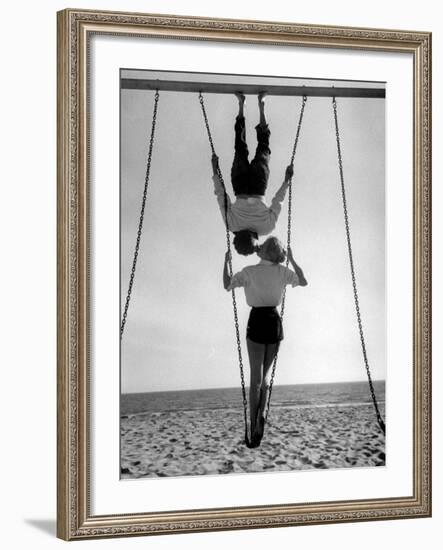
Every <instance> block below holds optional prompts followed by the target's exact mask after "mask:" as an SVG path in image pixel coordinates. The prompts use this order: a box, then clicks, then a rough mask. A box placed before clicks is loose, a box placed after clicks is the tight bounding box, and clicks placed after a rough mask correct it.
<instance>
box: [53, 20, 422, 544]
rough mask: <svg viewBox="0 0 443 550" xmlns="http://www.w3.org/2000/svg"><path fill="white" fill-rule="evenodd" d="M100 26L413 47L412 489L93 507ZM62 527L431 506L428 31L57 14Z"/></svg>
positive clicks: (258, 523)
mask: <svg viewBox="0 0 443 550" xmlns="http://www.w3.org/2000/svg"><path fill="white" fill-rule="evenodd" d="M94 33H101V34H103V33H107V34H119V35H121V34H125V35H132V36H134V35H138V36H145V37H147V36H149V37H168V38H172V37H174V38H180V39H195V40H216V41H237V42H248V43H260V44H274V45H279V44H280V45H281V44H286V45H305V46H316V47H321V48H328V47H334V48H348V49H366V50H379V51H384V52H408V53H411V54H412V55H413V59H414V84H413V86H414V242H413V250H414V260H413V264H414V265H413V273H414V295H413V304H414V334H413V343H414V346H413V359H414V434H413V441H414V449H413V457H414V460H413V472H412V475H413V496H411V497H405V498H392V499H379V500H358V501H349V502H346V501H339V502H326V503H320V504H316V503H312V504H284V505H273V506H254V507H248V508H246V507H244V508H223V509H206V510H189V511H185V512H173V511H172V512H158V513H149V514H147V513H137V514H134V515H112V516H92V515H91V513H90V510H89V498H88V495H89V486H88V455H87V449H88V414H87V412H88V403H87V400H88V387H87V380H88V376H87V369H88V356H87V350H88V346H87V342H88V333H87V326H88V273H87V254H88V246H87V233H88V227H87V219H88V200H87V196H88V193H87V190H88V166H87V156H88V151H87V147H88V128H87V109H88V104H87V87H86V74H87V46H88V40H89V37H90V36H91V35H92V34H94ZM57 63H58V64H57V68H58V167H57V179H58V241H57V243H58V244H57V253H58V352H57V353H58V370H57V383H58V390H57V406H58V410H57V413H58V432H57V435H58V472H57V487H58V494H57V496H58V499H57V534H58V536H59V537H60V538H62V539H65V540H73V539H84V538H95V537H97V538H99V537H101V538H103V537H114V536H130V535H141V534H144V535H149V534H167V533H184V532H196V531H216V530H227V529H247V528H254V527H276V526H289V525H300V524H304V525H306V524H318V523H335V522H350V521H366V520H379V519H396V518H413V517H427V516H430V515H431V435H430V428H431V248H430V247H431V34H430V33H427V32H409V31H395V30H379V29H363V28H347V27H328V26H315V25H299V24H293V23H277V22H262V21H235V20H230V19H223V20H222V19H208V18H202V17H179V16H170V15H151V14H138V13H115V12H96V11H89V10H75V9H72V10H71V9H69V10H64V11H61V12H59V13H58V62H57Z"/></svg>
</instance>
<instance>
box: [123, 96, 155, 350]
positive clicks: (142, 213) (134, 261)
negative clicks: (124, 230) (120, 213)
mask: <svg viewBox="0 0 443 550" xmlns="http://www.w3.org/2000/svg"><path fill="white" fill-rule="evenodd" d="M159 97H160V94H159V93H158V90H156V91H155V98H154V112H153V115H152V125H151V138H150V140H149V150H148V161H147V163H146V173H145V186H144V188H143V199H142V205H141V209H140V217H139V221H138V229H137V239H136V241H135V249H134V257H133V259H132V268H131V274H130V277H129V287H128V293H127V295H126V300H125V307H124V310H123V316H122V320H121V325H120V339H121V338H122V337H123V331H124V330H125V325H126V319H127V316H128V309H129V303H130V301H131V295H132V287H133V285H134V278H135V269H136V267H137V259H138V251H139V248H140V240H141V236H142V231H143V220H144V217H145V206H146V197H147V194H148V185H149V174H150V171H151V160H152V150H153V147H154V136H155V125H156V122H157V108H158V100H159Z"/></svg>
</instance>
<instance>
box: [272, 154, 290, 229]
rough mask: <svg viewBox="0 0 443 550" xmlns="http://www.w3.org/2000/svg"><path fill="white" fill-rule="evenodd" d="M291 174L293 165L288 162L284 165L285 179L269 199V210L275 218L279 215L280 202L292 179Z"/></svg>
mask: <svg viewBox="0 0 443 550" xmlns="http://www.w3.org/2000/svg"><path fill="white" fill-rule="evenodd" d="M293 174H294V167H293V165H292V164H289V165H288V166H287V167H286V172H285V179H284V181H283V183H282V184H281V186H280V189H279V190H278V191H277V193H276V194H275V195H274V198H273V199H272V201H271V206H270V210H271V211H272V212H273V213H274V215H275V217H276V219H277V218H278V216H279V215H280V212H281V203H282V202H283V200H284V198H285V196H286V191H287V189H288V187H289V183H290V181H291V179H292V176H293Z"/></svg>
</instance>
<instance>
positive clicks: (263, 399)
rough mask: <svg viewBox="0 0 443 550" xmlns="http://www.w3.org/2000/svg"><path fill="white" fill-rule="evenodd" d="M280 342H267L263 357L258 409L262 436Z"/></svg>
mask: <svg viewBox="0 0 443 550" xmlns="http://www.w3.org/2000/svg"><path fill="white" fill-rule="evenodd" d="M278 347H279V342H277V343H276V344H267V345H266V346H265V354H264V358H263V379H262V385H261V389H260V401H259V405H258V411H257V428H256V429H257V433H258V434H259V435H260V438H261V437H263V431H264V428H265V413H266V407H267V404H268V401H269V392H270V382H271V375H272V368H271V367H272V364H273V362H274V358H275V356H276V354H277V351H278Z"/></svg>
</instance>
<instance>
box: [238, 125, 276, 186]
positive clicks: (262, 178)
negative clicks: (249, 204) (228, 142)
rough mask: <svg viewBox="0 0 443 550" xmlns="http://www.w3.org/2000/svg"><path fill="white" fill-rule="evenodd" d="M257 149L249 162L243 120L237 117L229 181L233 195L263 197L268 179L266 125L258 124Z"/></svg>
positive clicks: (267, 136)
mask: <svg viewBox="0 0 443 550" xmlns="http://www.w3.org/2000/svg"><path fill="white" fill-rule="evenodd" d="M255 129H256V132H257V149H256V151H255V156H254V158H253V159H252V160H251V162H249V159H248V157H249V151H248V145H247V143H246V128H245V118H244V117H240V116H237V118H236V120H235V155H234V160H233V162H232V168H231V181H232V187H233V189H234V194H235V195H241V194H244V195H264V194H265V193H266V187H267V185H268V179H269V158H270V155H271V150H270V149H269V136H270V134H271V132H270V130H269V127H268V125H267V124H266V125H261V124H258V125H257V126H256V127H255Z"/></svg>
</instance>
